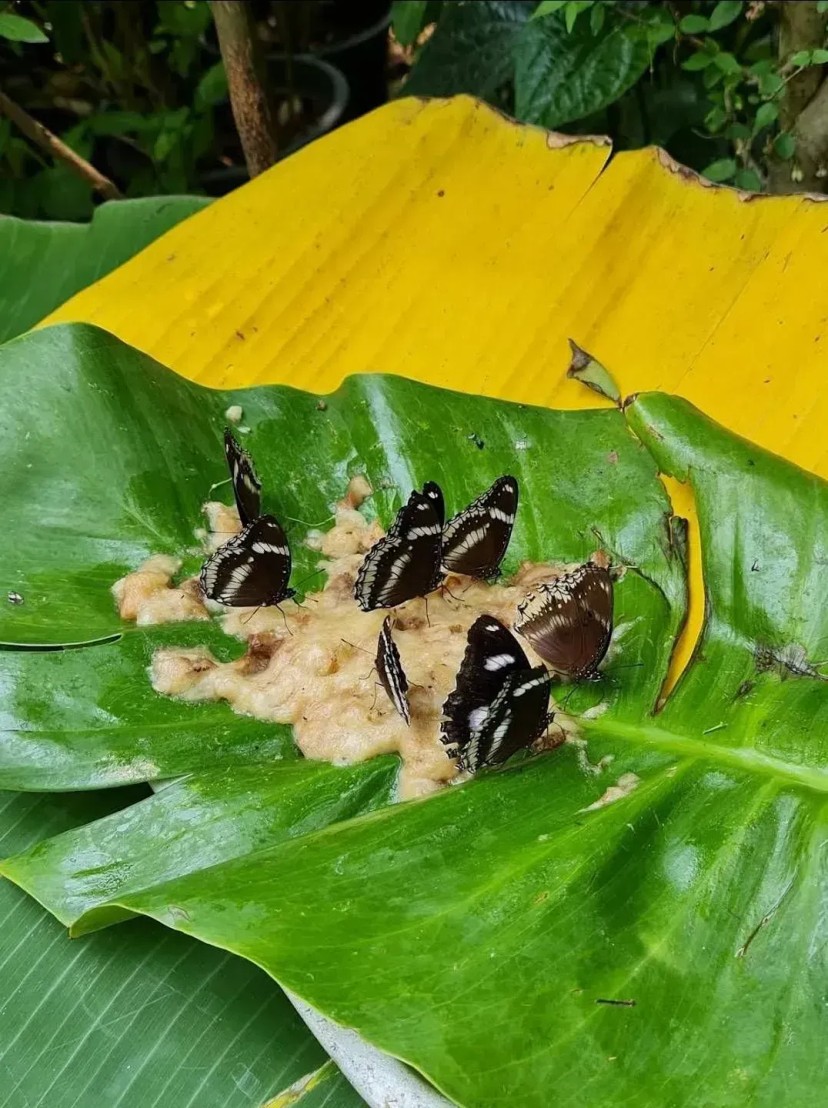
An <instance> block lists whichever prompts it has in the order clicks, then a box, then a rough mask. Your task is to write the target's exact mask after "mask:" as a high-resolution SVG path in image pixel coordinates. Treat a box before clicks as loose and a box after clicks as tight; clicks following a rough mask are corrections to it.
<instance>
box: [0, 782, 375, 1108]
mask: <svg viewBox="0 0 828 1108" xmlns="http://www.w3.org/2000/svg"><path fill="white" fill-rule="evenodd" d="M136 791H137V790H129V791H128V792H127V794H126V795H124V790H112V791H110V792H109V793H75V794H67V795H63V796H56V795H52V796H38V795H37V794H33V793H30V794H26V795H24V794H17V795H14V794H11V793H0V851H2V852H3V853H4V854H8V853H11V852H17V851H21V850H25V849H27V848H29V847H31V846H32V845H33V844H34V843H36V842H38V841H39V840H40V839H43V838H45V837H47V836H50V835H55V834H58V833H60V832H63V831H66V830H67V829H68V828H71V827H74V826H78V825H81V824H83V823H84V822H86V821H92V820H95V819H98V818H100V817H102V816H105V815H107V814H108V813H110V812H112V811H113V810H116V809H117V808H118V807H120V806H122V805H126V804H128V803H130V801H131V800H132V799H134V798H135V793H136ZM0 934H2V941H1V942H0V980H2V982H3V998H2V1002H0V1073H2V1078H3V1093H2V1103H3V1104H4V1105H8V1106H9V1108H17V1106H18V1105H35V1104H48V1105H49V1106H50V1108H71V1106H72V1105H106V1106H107V1108H147V1106H148V1105H150V1104H157V1105H159V1106H162V1108H166V1106H167V1105H173V1104H174V1105H179V1106H182V1108H183V1106H184V1105H187V1104H191V1105H198V1106H199V1108H230V1106H232V1108H260V1106H261V1105H262V1104H263V1103H264V1102H265V1101H267V1100H269V1099H271V1098H272V1097H274V1096H276V1095H278V1094H279V1093H280V1092H282V1091H284V1090H286V1089H288V1088H290V1086H292V1085H293V1084H294V1083H295V1082H298V1081H301V1080H302V1079H303V1078H304V1077H306V1076H307V1075H308V1074H313V1073H316V1072H318V1073H319V1075H320V1081H319V1088H318V1090H316V1091H315V1092H314V1093H313V1096H314V1097H318V1096H319V1095H320V1094H321V1093H322V1091H323V1088H328V1089H330V1088H332V1087H333V1086H336V1087H337V1088H338V1089H339V1091H340V1095H341V1097H342V1099H341V1100H340V1099H339V1097H336V1098H332V1099H331V1101H330V1104H331V1106H332V1108H341V1106H342V1108H344V1106H345V1105H347V1106H348V1108H350V1105H351V1103H352V1102H351V1100H349V1099H346V1098H347V1097H348V1096H349V1095H350V1094H349V1093H348V1092H347V1091H346V1088H345V1083H344V1082H343V1079H342V1078H341V1076H339V1075H338V1072H337V1071H334V1072H333V1073H332V1072H331V1063H329V1062H326V1060H325V1054H324V1052H323V1051H322V1049H321V1048H320V1047H319V1045H318V1044H317V1043H316V1041H315V1040H314V1039H313V1038H312V1037H311V1036H310V1035H309V1034H308V1032H307V1030H306V1028H305V1026H304V1024H303V1023H302V1022H301V1020H300V1019H299V1017H298V1016H297V1015H296V1013H295V1012H294V1010H293V1008H292V1007H291V1005H290V1004H289V1002H288V1001H287V999H286V998H285V997H284V995H283V994H282V993H281V992H280V991H279V990H278V989H276V988H274V986H273V982H272V981H270V980H269V979H268V978H267V977H266V976H265V974H263V973H262V972H261V971H260V970H257V969H256V968H255V967H254V966H251V965H249V964H247V963H245V962H243V961H242V960H241V959H239V958H234V957H233V956H232V955H230V954H227V953H225V952H224V951H220V950H215V949H213V948H211V947H208V946H204V945H202V944H198V943H193V942H192V941H191V940H189V939H186V938H185V937H184V936H183V935H178V934H174V933H173V932H171V931H169V930H167V929H166V928H161V927H159V926H157V925H156V924H153V923H151V922H150V921H148V920H136V921H133V922H131V923H129V924H127V925H125V926H124V927H120V928H117V929H115V930H113V931H109V932H102V933H101V934H99V935H94V936H92V937H91V938H89V939H87V940H85V941H83V942H80V943H70V942H68V941H67V939H66V932H65V930H64V929H63V928H62V927H61V925H60V924H59V923H57V922H56V921H55V920H53V919H50V917H49V916H48V915H47V914H46V913H45V912H44V911H43V910H42V909H41V908H40V907H39V906H38V905H37V904H35V903H34V902H33V901H31V900H29V899H28V898H27V897H25V896H24V895H23V894H22V893H21V892H20V890H19V889H16V888H14V886H13V885H11V884H10V883H9V882H7V881H3V882H0ZM322 1079H324V1081H323V1080H322ZM309 1084H310V1083H309ZM299 1103H301V1108H315V1106H316V1105H317V1104H321V1103H323V1102H320V1101H318V1100H317V1099H314V1100H311V1091H310V1089H309V1090H308V1101H307V1106H306V1102H305V1101H304V1100H302V1101H300V1102H299ZM353 1103H354V1104H359V1103H360V1101H359V1098H355V1099H354V1101H353Z"/></svg>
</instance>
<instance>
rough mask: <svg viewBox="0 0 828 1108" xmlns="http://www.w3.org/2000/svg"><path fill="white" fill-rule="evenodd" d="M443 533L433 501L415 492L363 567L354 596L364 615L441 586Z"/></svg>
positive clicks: (375, 545) (372, 549) (355, 586)
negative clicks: (441, 541)
mask: <svg viewBox="0 0 828 1108" xmlns="http://www.w3.org/2000/svg"><path fill="white" fill-rule="evenodd" d="M441 530H442V529H441V526H440V520H439V518H438V515H437V509H436V508H435V504H434V502H433V500H432V499H431V498H430V497H429V496H427V495H423V493H421V492H417V491H416V490H415V491H414V492H412V494H411V496H410V497H409V498H408V503H407V504H405V505H404V506H403V507H402V508H400V510H399V512H398V513H397V517H396V519H395V520H394V523H393V524H392V526H391V528H390V529H389V531H388V534H387V535H385V536H384V537H383V538H381V539H380V540H379V542H376V543H374V545H373V546H372V547H371V549H370V550H369V551H368V553H367V554H366V555H365V559H364V561H363V563H362V565H361V566H360V567H359V573H358V574H357V579H356V583H355V585H354V596H355V598H356V601H357V603H358V604H359V606H360V608H362V610H363V611H364V612H370V611H373V610H374V609H375V608H395V607H396V606H397V605H398V604H404V603H405V602H406V600H412V599H413V598H414V597H415V596H427V595H428V593H430V592H432V591H433V590H434V589H435V588H436V587H437V585H438V584H439V582H440V577H441V573H440V535H441Z"/></svg>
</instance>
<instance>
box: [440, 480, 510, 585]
mask: <svg viewBox="0 0 828 1108" xmlns="http://www.w3.org/2000/svg"><path fill="white" fill-rule="evenodd" d="M517 507H518V483H517V478H515V477H508V476H506V477H498V479H497V480H496V481H495V483H494V484H493V485H492V486H491V488H488V489H487V490H486V491H485V492H484V493H483V494H482V495H481V496H478V498H477V499H476V500H474V501H473V502H472V503H471V504H469V506H468V508H464V509H463V511H462V512H458V514H457V515H456V516H452V518H451V519H450V520H449V521H448V523H447V524H446V525H445V527H444V528H443V568H444V569H445V570H446V572H452V573H465V574H468V576H469V577H481V578H484V579H485V578H488V577H496V576H497V575H498V573H499V572H500V563H501V562H502V561H503V558H504V555H505V554H506V550H507V548H508V546H509V540H510V539H511V537H512V528H513V527H514V523H515V516H516V515H517Z"/></svg>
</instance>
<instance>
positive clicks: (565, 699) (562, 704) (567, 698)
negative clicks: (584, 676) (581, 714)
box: [561, 681, 578, 711]
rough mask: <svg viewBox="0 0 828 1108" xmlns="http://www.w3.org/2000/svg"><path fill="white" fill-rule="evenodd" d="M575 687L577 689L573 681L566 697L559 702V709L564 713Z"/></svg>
mask: <svg viewBox="0 0 828 1108" xmlns="http://www.w3.org/2000/svg"><path fill="white" fill-rule="evenodd" d="M577 687H578V686H577V684H576V683H575V682H574V681H573V683H572V687H571V688H570V690H569V692H568V693H567V694H566V696H565V697H564V698H563V700H562V701H561V707H562V709H563V710H564V711H566V709H567V708H568V707H569V701H570V699H571V698H572V694H573V693H574V692H575V690H576V688H577Z"/></svg>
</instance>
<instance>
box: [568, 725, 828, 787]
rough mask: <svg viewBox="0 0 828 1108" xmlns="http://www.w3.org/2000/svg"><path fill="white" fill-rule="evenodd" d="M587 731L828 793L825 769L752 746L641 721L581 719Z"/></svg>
mask: <svg viewBox="0 0 828 1108" xmlns="http://www.w3.org/2000/svg"><path fill="white" fill-rule="evenodd" d="M581 724H582V727H583V729H584V731H585V733H587V734H593V735H603V736H606V737H607V738H614V739H620V740H621V741H622V742H629V743H632V744H634V745H638V746H645V745H646V746H652V747H655V748H656V749H658V750H663V751H665V752H667V753H674V754H677V755H679V756H680V757H682V758H698V759H704V760H706V761H710V762H715V763H718V764H719V765H722V766H725V767H727V768H728V769H738V770H743V771H746V772H748V773H755V774H758V775H760V776H762V777H771V778H775V779H779V780H781V781H783V782H785V783H787V784H790V785H796V786H799V787H800V788H806V789H810V790H811V791H812V792H818V793H828V770H820V769H817V768H816V767H814V766H798V765H795V764H793V763H791V762H786V761H785V760H784V759H783V758H776V757H774V756H773V755H771V754H763V753H762V752H761V751H760V750H757V749H756V748H755V747H752V746H722V745H721V744H720V743H713V742H707V741H706V740H704V739H695V738H692V737H691V736H689V735H680V734H678V733H677V732H675V731H668V730H666V729H665V728H663V727H654V726H652V725H648V724H645V723H641V724H634V723H624V722H621V721H618V720H605V719H596V720H582V721H581Z"/></svg>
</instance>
